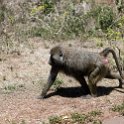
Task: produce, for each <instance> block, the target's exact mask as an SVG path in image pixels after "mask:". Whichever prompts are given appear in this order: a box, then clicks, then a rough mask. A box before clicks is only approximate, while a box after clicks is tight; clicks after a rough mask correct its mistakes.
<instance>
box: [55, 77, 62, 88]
mask: <svg viewBox="0 0 124 124" xmlns="http://www.w3.org/2000/svg"><path fill="white" fill-rule="evenodd" d="M61 84H63V80H60V79H58V78H57V79H56V80H55V82H54V84H53V87H54V89H58V88H60V86H61Z"/></svg>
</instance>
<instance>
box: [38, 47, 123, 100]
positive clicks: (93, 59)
mask: <svg viewBox="0 0 124 124" xmlns="http://www.w3.org/2000/svg"><path fill="white" fill-rule="evenodd" d="M109 53H112V55H113V58H114V60H115V62H116V66H117V68H118V71H119V74H118V73H115V72H112V71H111V69H110V68H109V61H108V58H107V55H108V54H109ZM49 64H50V65H51V70H50V75H49V77H48V81H47V84H45V86H44V88H43V90H42V93H41V96H40V98H45V96H46V93H47V91H48V90H49V88H50V87H51V85H52V84H53V83H54V81H55V79H56V76H57V74H58V72H60V71H61V72H63V73H65V74H66V75H69V76H72V77H74V78H75V79H76V80H77V81H79V83H80V84H81V85H82V87H83V89H84V93H90V94H91V96H92V97H96V96H97V91H96V88H97V87H96V85H97V82H98V81H100V80H101V79H102V78H109V79H118V80H119V87H122V83H124V81H123V79H124V76H123V74H122V72H121V68H120V65H119V62H118V59H117V56H116V54H115V52H114V50H113V49H111V48H105V49H104V50H103V51H102V52H100V53H97V52H89V51H85V50H81V49H80V50H78V49H75V48H73V47H67V46H61V45H58V46H55V47H53V48H52V49H51V51H50V58H49ZM84 76H87V77H88V85H87V83H86V81H85V78H84Z"/></svg>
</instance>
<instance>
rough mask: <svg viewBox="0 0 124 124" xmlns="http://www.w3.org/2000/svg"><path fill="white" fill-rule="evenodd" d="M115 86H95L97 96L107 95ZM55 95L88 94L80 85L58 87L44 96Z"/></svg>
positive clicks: (69, 96)
mask: <svg viewBox="0 0 124 124" xmlns="http://www.w3.org/2000/svg"><path fill="white" fill-rule="evenodd" d="M115 88H117V87H104V86H98V87H97V93H98V96H104V95H109V94H110V93H111V92H112V91H113V90H114V89H115ZM116 91H117V90H116ZM118 92H120V91H118ZM55 95H59V96H62V97H68V98H76V97H81V96H83V95H88V94H84V93H83V88H82V87H60V88H59V89H58V90H57V91H55V92H52V93H49V94H48V95H47V96H46V98H49V97H51V96H55Z"/></svg>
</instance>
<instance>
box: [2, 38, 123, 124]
mask: <svg viewBox="0 0 124 124" xmlns="http://www.w3.org/2000/svg"><path fill="white" fill-rule="evenodd" d="M30 43H31V44H30V46H29V47H25V46H22V49H21V55H17V54H16V53H13V54H11V55H6V56H2V58H3V61H1V62H0V68H1V69H0V82H1V83H0V88H1V90H0V103H1V104H0V124H16V123H17V124H19V123H22V122H25V123H26V124H42V122H43V121H47V120H48V118H49V117H50V116H53V115H66V114H67V115H68V114H70V113H73V112H78V113H86V112H90V111H92V110H97V109H98V110H100V111H101V112H103V114H102V116H101V117H100V119H101V120H102V121H103V122H104V123H105V124H107V122H106V120H108V119H109V120H110V119H111V118H115V117H119V116H120V115H119V114H118V113H117V112H112V111H111V108H112V107H113V105H118V104H121V103H122V102H123V101H124V89H119V88H116V87H117V86H118V81H117V80H107V79H104V80H102V81H100V83H99V84H98V92H99V93H100V94H101V95H100V97H97V98H91V99H83V98H82V97H81V95H82V94H81V90H82V89H81V87H80V85H79V84H78V83H77V82H76V81H75V80H74V79H73V78H71V77H67V76H65V75H63V74H60V75H59V78H60V79H61V80H62V81H63V82H64V83H63V84H62V86H61V87H62V88H60V90H59V91H58V92H57V93H56V94H54V93H53V92H54V90H53V89H51V90H50V91H49V93H48V94H49V95H48V98H47V99H44V100H41V99H38V98H37V97H38V96H39V95H40V93H41V90H42V85H43V84H44V83H45V82H46V80H47V77H48V73H49V69H50V66H49V65H48V58H49V50H50V48H51V47H52V46H53V45H55V44H56V43H48V42H41V41H40V40H39V39H37V38H36V39H34V40H33V42H30ZM74 44H75V42H74ZM78 45H79V46H81V45H80V44H77V46H78ZM83 45H84V44H83ZM83 45H82V46H83ZM85 47H86V46H85ZM90 49H91V50H92V49H93V48H90ZM122 118H123V117H122ZM120 124H121V123H120Z"/></svg>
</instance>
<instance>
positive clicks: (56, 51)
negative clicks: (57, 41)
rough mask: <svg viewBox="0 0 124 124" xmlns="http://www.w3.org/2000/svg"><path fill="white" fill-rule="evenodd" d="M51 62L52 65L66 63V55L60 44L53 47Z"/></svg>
mask: <svg viewBox="0 0 124 124" xmlns="http://www.w3.org/2000/svg"><path fill="white" fill-rule="evenodd" d="M49 64H50V65H63V64H64V56H63V52H62V48H61V47H60V46H56V47H53V48H52V49H51V51H50V59H49Z"/></svg>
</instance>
